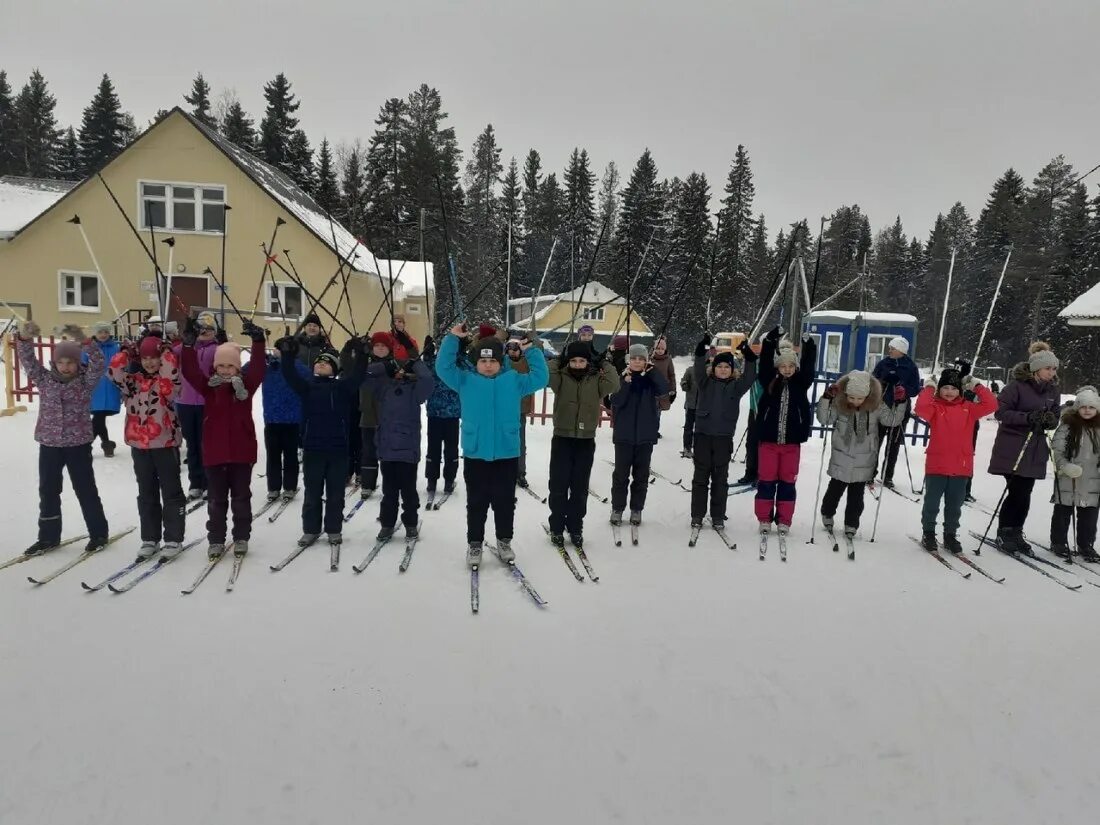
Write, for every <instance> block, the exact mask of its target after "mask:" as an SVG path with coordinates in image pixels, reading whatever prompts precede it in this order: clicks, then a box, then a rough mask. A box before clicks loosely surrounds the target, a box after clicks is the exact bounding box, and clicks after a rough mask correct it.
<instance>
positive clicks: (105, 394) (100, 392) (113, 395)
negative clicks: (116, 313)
mask: <svg viewBox="0 0 1100 825" xmlns="http://www.w3.org/2000/svg"><path fill="white" fill-rule="evenodd" d="M92 340H93V341H95V344H96V346H97V347H99V350H100V352H102V353H103V360H104V362H105V363H107V364H110V363H111V359H112V358H114V357H115V356H116V355H118V352H119V350H121V349H122V346H121V345H120V344H119V343H118V341H116V340H115V339H114V338H108V339H107V340H106V341H100V340H99V339H98V338H93V339H92ZM80 360H81V363H84V364H87V363H88V355H87V353H85V354H84V355H81V357H80ZM91 409H92V412H105V413H107V415H117V414H118V411H119V410H120V409H122V395H121V394H120V393H119V391H118V386H117V385H116V384H115V382H114V381H112V380H111V379H110V378H108V377H107V376H106V375H104V376H103V377H102V378H101V379H99V383H98V384H96V385H95V390H93V391H92V407H91Z"/></svg>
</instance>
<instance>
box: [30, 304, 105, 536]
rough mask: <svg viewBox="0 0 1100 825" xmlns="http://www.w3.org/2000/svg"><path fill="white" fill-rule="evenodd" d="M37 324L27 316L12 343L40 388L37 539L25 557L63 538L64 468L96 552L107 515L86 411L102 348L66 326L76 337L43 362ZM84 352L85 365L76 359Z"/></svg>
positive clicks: (99, 373)
mask: <svg viewBox="0 0 1100 825" xmlns="http://www.w3.org/2000/svg"><path fill="white" fill-rule="evenodd" d="M40 333H41V331H40V330H39V328H38V324H36V323H34V321H27V322H26V323H25V324H24V325H23V330H22V332H21V333H20V335H19V341H18V343H17V345H16V348H17V351H18V353H19V363H20V364H21V365H22V366H23V371H24V372H25V373H26V376H27V378H28V379H30V380H31V381H32V382H34V385H35V386H36V387H37V388H38V398H39V405H38V421H37V422H36V423H35V425H34V440H35V441H37V442H38V444H39V448H38V541H36V542H35V543H34V544H32V545H31V546H30V547H29V548H27V550H26V553H27V555H28V556H34V555H37V554H39V553H43V552H45V551H47V550H52V549H53V548H54V547H57V545H58V544H60V543H61V485H62V475H61V473H62V471H63V470H65V469H67V470H68V471H69V481H70V482H71V483H72V485H73V492H75V493H76V498H77V501H79V502H80V512H81V514H82V515H83V516H84V524H85V525H86V526H87V528H88V536H89V540H88V544H87V546H86V547H85V550H86V551H88V552H94V551H96V550H100V549H102V548H103V547H104V546H105V545H106V543H107V517H106V516H105V515H104V514H103V503H102V502H101V501H100V499H99V490H98V489H97V488H96V483H95V472H94V471H93V470H92V439H93V435H92V420H91V417H90V415H89V406H90V404H91V398H92V393H93V392H94V391H95V387H96V384H98V383H99V379H100V378H102V377H103V373H104V369H105V367H104V363H103V352H102V351H101V350H100V349H99V347H97V346H96V345H95V344H94V343H92V341H91V340H90V339H84V335H83V333H82V332H81V330H80V328H79V327H66V333H68V334H69V335H70V337H71V338H73V339H76V340H69V341H59V342H58V343H57V344H55V345H54V351H53V364H51V365H50V368H49V369H46V368H45V367H43V366H42V365H41V364H40V363H39V362H38V359H37V358H36V357H35V355H34V344H33V343H31V342H32V341H33V339H34V338H36V337H37V336H38V335H40ZM78 340H82V341H83V352H84V354H86V355H87V356H88V364H87V365H86V366H84V365H82V364H81V363H80V357H81V349H82V345H81V344H80V343H77V341H78Z"/></svg>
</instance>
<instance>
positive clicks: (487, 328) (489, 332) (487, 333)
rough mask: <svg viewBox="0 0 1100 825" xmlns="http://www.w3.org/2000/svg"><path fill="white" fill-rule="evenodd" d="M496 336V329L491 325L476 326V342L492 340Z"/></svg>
mask: <svg viewBox="0 0 1100 825" xmlns="http://www.w3.org/2000/svg"><path fill="white" fill-rule="evenodd" d="M496 334H497V328H496V327H494V326H493V325H492V324H478V325H477V337H478V340H481V339H482V338H492V337H493V336H494V335H496Z"/></svg>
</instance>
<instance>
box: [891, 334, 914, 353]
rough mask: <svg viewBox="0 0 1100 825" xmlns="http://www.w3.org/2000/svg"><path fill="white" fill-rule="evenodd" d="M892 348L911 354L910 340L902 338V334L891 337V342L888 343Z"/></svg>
mask: <svg viewBox="0 0 1100 825" xmlns="http://www.w3.org/2000/svg"><path fill="white" fill-rule="evenodd" d="M886 346H888V347H889V348H890V349H896V350H897V351H898V352H900V353H901V354H902V355H908V354H909V341H908V340H907V339H905V338H902V337H901V336H900V335H896V336H894V337H893V338H891V339H890V342H889V343H888V344H887V345H886Z"/></svg>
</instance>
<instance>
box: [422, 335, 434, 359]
mask: <svg viewBox="0 0 1100 825" xmlns="http://www.w3.org/2000/svg"><path fill="white" fill-rule="evenodd" d="M421 354H422V355H423V356H424V357H425V358H431V357H432V356H433V355H435V339H433V338H432V336H430V335H426V336H425V337H424V351H423V352H422V353H421Z"/></svg>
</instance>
